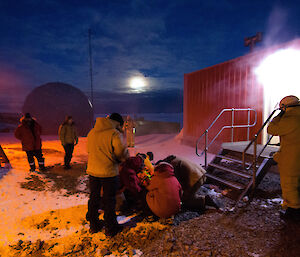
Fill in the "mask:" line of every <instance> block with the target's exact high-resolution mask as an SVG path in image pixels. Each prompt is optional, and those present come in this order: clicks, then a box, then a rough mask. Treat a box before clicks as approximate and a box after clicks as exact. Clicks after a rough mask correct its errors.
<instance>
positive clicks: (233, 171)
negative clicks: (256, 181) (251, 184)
mask: <svg viewBox="0 0 300 257" xmlns="http://www.w3.org/2000/svg"><path fill="white" fill-rule="evenodd" d="M208 166H209V167H213V168H216V169H218V170H224V171H227V172H229V173H232V174H234V175H237V176H239V177H242V178H246V179H250V178H252V176H251V175H249V174H247V173H245V172H241V171H237V170H232V169H229V168H226V167H224V166H221V165H218V164H214V163H210V164H208Z"/></svg>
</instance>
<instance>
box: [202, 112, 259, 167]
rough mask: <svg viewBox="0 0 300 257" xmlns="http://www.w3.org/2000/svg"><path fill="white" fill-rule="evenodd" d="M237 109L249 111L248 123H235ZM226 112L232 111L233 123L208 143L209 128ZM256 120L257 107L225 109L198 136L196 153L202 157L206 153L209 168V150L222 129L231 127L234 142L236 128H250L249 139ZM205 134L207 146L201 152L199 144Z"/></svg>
mask: <svg viewBox="0 0 300 257" xmlns="http://www.w3.org/2000/svg"><path fill="white" fill-rule="evenodd" d="M236 111H247V112H248V123H247V125H244V124H243V125H235V124H234V117H235V116H234V113H235V112H236ZM251 111H253V112H254V117H255V120H254V122H253V123H252V124H250V112H251ZM225 112H231V113H232V115H231V125H226V126H223V127H222V128H221V129H220V130H219V132H218V133H217V134H216V135H215V137H214V138H213V139H212V140H211V142H210V143H208V132H209V130H210V129H211V128H212V126H213V125H214V124H215V123H216V122H217V120H218V119H219V118H220V117H221V116H222V115H223V113H225ZM256 122H257V113H256V111H255V109H252V108H231V109H223V110H222V111H221V112H220V113H219V114H218V115H217V117H216V118H215V119H214V120H213V122H212V123H211V124H210V126H209V127H208V128H207V129H206V130H205V131H204V132H203V133H202V135H201V136H200V137H199V138H198V140H197V142H196V154H197V155H198V156H199V157H201V156H202V155H203V154H205V168H207V151H208V148H209V147H210V146H211V144H212V143H214V141H215V140H216V139H217V137H218V136H219V135H220V134H221V133H222V131H223V130H224V129H228V128H231V129H232V131H231V142H233V138H234V128H248V129H247V140H249V134H250V131H249V130H250V128H251V127H254V126H255V125H256ZM204 136H205V148H204V150H203V151H202V152H201V153H200V154H199V153H198V144H199V142H200V140H201V139H202V138H203V137H204Z"/></svg>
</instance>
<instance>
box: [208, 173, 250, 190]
mask: <svg viewBox="0 0 300 257" xmlns="http://www.w3.org/2000/svg"><path fill="white" fill-rule="evenodd" d="M206 177H208V178H210V179H213V180H216V181H218V182H220V183H222V184H224V185H226V186H229V187H232V188H235V189H238V190H242V189H244V188H245V185H243V184H240V183H237V182H233V181H228V180H225V179H222V178H219V177H216V176H214V175H212V174H209V173H206Z"/></svg>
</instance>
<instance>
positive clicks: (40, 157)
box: [26, 149, 45, 170]
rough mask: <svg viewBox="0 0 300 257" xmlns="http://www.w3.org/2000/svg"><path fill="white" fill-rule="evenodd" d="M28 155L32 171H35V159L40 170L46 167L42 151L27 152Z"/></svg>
mask: <svg viewBox="0 0 300 257" xmlns="http://www.w3.org/2000/svg"><path fill="white" fill-rule="evenodd" d="M26 154H27V159H28V163H29V166H30V168H31V169H32V170H35V163H34V157H35V158H36V159H37V160H38V164H39V167H40V168H44V167H45V159H44V157H43V154H42V149H39V150H33V151H26Z"/></svg>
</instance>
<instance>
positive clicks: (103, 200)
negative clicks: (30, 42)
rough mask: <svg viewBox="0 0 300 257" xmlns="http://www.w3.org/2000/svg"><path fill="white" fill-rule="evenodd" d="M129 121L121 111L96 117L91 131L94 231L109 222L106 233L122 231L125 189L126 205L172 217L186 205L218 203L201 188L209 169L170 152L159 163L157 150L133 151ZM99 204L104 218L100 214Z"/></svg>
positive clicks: (200, 206) (90, 216)
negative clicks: (119, 201) (126, 137)
mask: <svg viewBox="0 0 300 257" xmlns="http://www.w3.org/2000/svg"><path fill="white" fill-rule="evenodd" d="M123 125H124V120H123V118H122V116H121V115H120V114H118V113H113V114H111V115H110V116H109V117H106V118H97V119H96V123H95V126H94V128H93V129H92V130H91V131H90V132H89V134H88V136H87V149H88V165H87V174H89V184H90V197H89V202H88V212H87V215H86V218H87V220H88V221H89V223H90V232H91V233H97V232H98V231H100V230H101V229H102V228H103V227H105V234H106V235H107V236H114V235H116V234H117V233H119V232H120V231H121V230H122V226H120V225H119V224H118V222H117V217H116V212H115V205H116V194H117V193H118V192H123V193H124V195H125V199H126V202H127V204H128V206H127V208H129V209H135V210H141V211H142V212H143V213H144V214H146V215H150V214H151V215H154V216H156V217H160V218H168V217H171V216H172V215H175V214H176V213H178V212H179V210H180V209H181V202H182V204H183V206H184V207H185V208H188V209H193V210H198V211H202V210H204V209H205V206H206V205H209V206H213V207H215V208H218V205H217V204H216V203H215V202H214V201H213V200H212V199H211V198H210V197H209V196H208V195H207V196H197V195H196V192H197V190H198V189H199V187H200V186H201V185H202V184H203V183H204V182H205V170H204V169H203V168H202V167H201V166H200V165H196V164H194V163H192V162H190V161H188V160H186V159H183V158H180V157H177V156H173V155H171V156H168V157H166V158H165V159H163V160H160V161H158V162H157V163H156V164H155V165H154V164H153V163H152V161H153V153H152V152H147V154H143V153H138V154H137V155H136V156H131V157H130V156H129V153H128V148H127V147H126V145H125V144H124V142H123V138H122V132H123V130H122V128H123ZM99 209H103V211H104V220H100V219H99Z"/></svg>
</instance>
